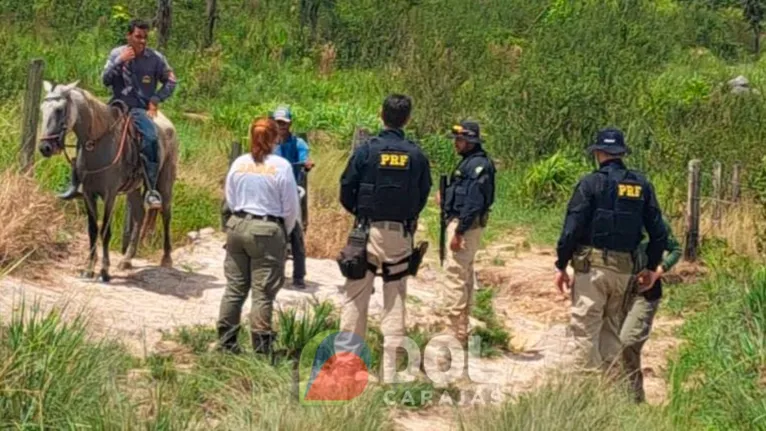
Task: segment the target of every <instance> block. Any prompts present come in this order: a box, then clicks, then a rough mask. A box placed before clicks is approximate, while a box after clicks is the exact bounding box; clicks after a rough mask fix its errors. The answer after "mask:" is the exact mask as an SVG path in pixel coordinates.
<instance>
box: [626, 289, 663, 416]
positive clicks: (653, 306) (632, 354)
mask: <svg viewBox="0 0 766 431" xmlns="http://www.w3.org/2000/svg"><path fill="white" fill-rule="evenodd" d="M659 306H660V300H659V299H657V300H654V301H649V300H647V299H646V298H644V297H643V296H641V295H636V296H635V297H634V299H633V301H632V303H631V304H630V308H629V310H628V314H627V316H626V317H625V322H624V323H623V324H622V330H621V331H620V341H621V342H622V345H623V351H622V359H623V365H624V367H625V373H626V374H627V375H628V379H629V381H630V388H631V390H632V392H633V395H634V397H635V400H636V401H637V402H643V401H644V400H645V398H646V396H645V394H644V375H643V372H642V371H641V349H642V348H643V347H644V343H645V342H646V340H647V339H649V332H651V330H652V323H653V321H654V316H655V314H657V309H658V308H659Z"/></svg>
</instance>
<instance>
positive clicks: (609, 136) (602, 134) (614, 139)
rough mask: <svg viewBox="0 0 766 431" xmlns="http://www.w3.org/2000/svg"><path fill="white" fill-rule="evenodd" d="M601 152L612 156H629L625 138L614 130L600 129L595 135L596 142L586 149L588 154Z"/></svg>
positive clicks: (620, 132)
mask: <svg viewBox="0 0 766 431" xmlns="http://www.w3.org/2000/svg"><path fill="white" fill-rule="evenodd" d="M594 151H603V152H605V153H607V154H611V155H613V156H620V155H625V154H630V148H628V147H627V146H626V145H625V136H624V135H623V134H622V131H620V130H619V129H615V128H612V127H610V128H606V129H602V130H600V131H599V132H598V135H596V142H595V143H594V144H592V145H591V146H589V147H588V148H587V152H588V153H592V152H594Z"/></svg>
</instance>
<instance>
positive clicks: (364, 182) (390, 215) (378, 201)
mask: <svg viewBox="0 0 766 431" xmlns="http://www.w3.org/2000/svg"><path fill="white" fill-rule="evenodd" d="M367 145H369V150H370V152H369V156H368V157H367V160H366V165H365V167H364V169H363V174H362V179H361V181H360V184H359V191H358V196H357V213H356V215H357V217H365V218H367V219H369V220H370V221H382V220H386V221H401V222H404V221H407V220H414V219H416V218H417V216H418V214H417V213H416V211H417V208H416V200H417V199H416V198H414V197H415V196H417V195H418V194H419V191H418V190H417V187H416V186H415V182H414V181H415V180H414V178H415V175H414V172H413V168H412V164H413V160H412V159H413V156H414V154H415V153H414V151H413V150H414V149H415V148H416V147H415V144H413V143H411V142H409V141H406V140H389V139H380V138H378V137H373V138H372V139H371V140H370V141H369V143H368V144H367Z"/></svg>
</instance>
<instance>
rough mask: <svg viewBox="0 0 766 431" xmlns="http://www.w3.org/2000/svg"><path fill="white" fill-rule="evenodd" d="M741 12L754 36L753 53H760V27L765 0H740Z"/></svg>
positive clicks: (765, 4)
mask: <svg viewBox="0 0 766 431" xmlns="http://www.w3.org/2000/svg"><path fill="white" fill-rule="evenodd" d="M742 12H743V15H744V17H745V21H747V23H748V25H749V26H750V29H751V30H753V35H754V37H755V55H756V56H759V55H760V54H761V29H762V22H763V18H764V13H766V0H742Z"/></svg>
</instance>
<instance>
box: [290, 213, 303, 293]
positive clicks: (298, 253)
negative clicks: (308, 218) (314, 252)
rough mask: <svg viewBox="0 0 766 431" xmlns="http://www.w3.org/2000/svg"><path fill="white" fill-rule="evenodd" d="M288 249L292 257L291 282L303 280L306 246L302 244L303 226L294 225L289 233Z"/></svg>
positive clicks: (299, 223)
mask: <svg viewBox="0 0 766 431" xmlns="http://www.w3.org/2000/svg"><path fill="white" fill-rule="evenodd" d="M290 249H291V251H292V255H293V282H295V281H298V280H303V278H304V277H305V276H306V245H305V244H304V242H303V226H301V222H300V221H298V222H297V223H295V228H294V229H293V231H292V232H291V233H290Z"/></svg>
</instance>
